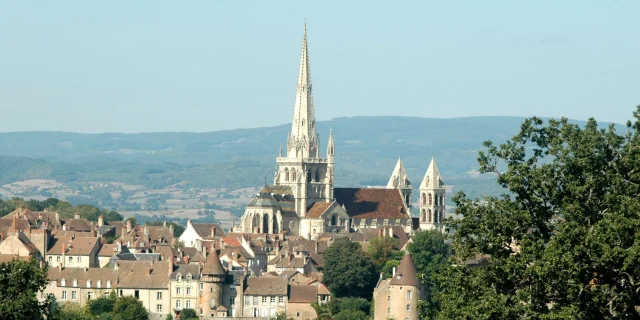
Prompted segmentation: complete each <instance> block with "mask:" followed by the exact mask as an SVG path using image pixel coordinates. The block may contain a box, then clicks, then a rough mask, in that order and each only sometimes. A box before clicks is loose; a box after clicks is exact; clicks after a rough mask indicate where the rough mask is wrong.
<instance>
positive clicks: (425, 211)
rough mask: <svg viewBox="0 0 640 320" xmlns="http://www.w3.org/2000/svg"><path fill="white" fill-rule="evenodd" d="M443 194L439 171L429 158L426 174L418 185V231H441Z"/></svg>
mask: <svg viewBox="0 0 640 320" xmlns="http://www.w3.org/2000/svg"><path fill="white" fill-rule="evenodd" d="M445 193H446V189H445V187H444V182H443V181H442V177H441V176H440V170H439V169H438V165H437V164H436V160H435V159H434V158H431V163H430V164H429V168H428V169H427V173H426V174H425V175H424V178H423V179H422V182H421V183H420V229H422V230H426V229H438V230H441V229H442V222H443V220H444V216H445V211H446V208H445Z"/></svg>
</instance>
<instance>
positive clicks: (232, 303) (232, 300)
mask: <svg viewBox="0 0 640 320" xmlns="http://www.w3.org/2000/svg"><path fill="white" fill-rule="evenodd" d="M229 304H230V305H234V304H236V298H234V297H231V298H229Z"/></svg>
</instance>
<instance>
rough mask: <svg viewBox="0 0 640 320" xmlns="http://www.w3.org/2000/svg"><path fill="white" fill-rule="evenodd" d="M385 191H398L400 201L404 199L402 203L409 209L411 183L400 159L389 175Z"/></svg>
mask: <svg viewBox="0 0 640 320" xmlns="http://www.w3.org/2000/svg"><path fill="white" fill-rule="evenodd" d="M387 189H398V190H399V191H400V193H401V194H402V199H404V203H405V205H406V206H407V208H410V207H411V190H412V189H411V182H410V181H409V176H408V175H407V170H406V169H405V168H404V164H403V163H402V160H401V159H400V158H398V162H397V163H396V167H395V168H394V169H393V172H392V173H391V177H390V178H389V182H387Z"/></svg>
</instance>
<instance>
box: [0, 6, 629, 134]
mask: <svg viewBox="0 0 640 320" xmlns="http://www.w3.org/2000/svg"><path fill="white" fill-rule="evenodd" d="M638 12H640V1H637V0H629V1H623V0H620V1H600V0H580V1H577V0H567V1H557V0H551V1H544V0H543V1H491V0H487V1H477V0H473V1H425V0H417V1H374V0H368V1H364V0H361V1H289V0H279V1H231V0H228V1H222V0H209V1H160V0H157V1H156V0H154V1H151V0H150V1H84V0H83V1H70V0H67V1H37V2H34V1H10V0H0V131H3V132H7V131H31V130H37V131H50V130H52V131H73V132H85V133H99V132H126V133H132V132H156V131H195V132H206V131H217V130H226V129H235V128H251V127H264V126H273V125H279V124H283V123H288V122H290V121H291V117H292V114H293V102H294V101H293V100H294V97H295V87H296V80H297V72H298V62H299V59H300V45H301V37H302V32H303V24H304V21H305V19H306V22H307V34H308V39H309V55H310V61H311V72H312V79H313V89H314V99H315V107H316V117H317V120H319V121H321V120H329V119H332V118H336V117H351V116H380V115H400V116H416V117H427V118H454V117H469V116H523V117H528V116H533V115H537V116H545V117H561V116H565V117H569V118H573V119H579V120H586V119H588V118H589V117H595V118H596V119H597V120H598V121H602V122H604V121H606V122H618V123H624V122H626V120H628V119H630V118H631V115H632V112H633V111H634V110H635V106H636V105H639V104H640V54H639V53H640V40H639V39H640V19H638V18H637V13H638Z"/></svg>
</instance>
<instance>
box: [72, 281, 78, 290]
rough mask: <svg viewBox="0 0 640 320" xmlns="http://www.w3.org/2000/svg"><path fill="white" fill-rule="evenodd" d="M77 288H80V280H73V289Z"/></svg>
mask: <svg viewBox="0 0 640 320" xmlns="http://www.w3.org/2000/svg"><path fill="white" fill-rule="evenodd" d="M77 286H78V280H76V279H73V287H74V288H75V287H77Z"/></svg>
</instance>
